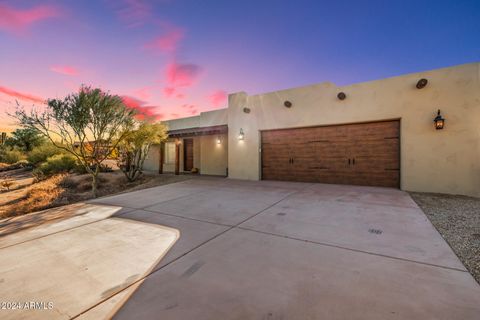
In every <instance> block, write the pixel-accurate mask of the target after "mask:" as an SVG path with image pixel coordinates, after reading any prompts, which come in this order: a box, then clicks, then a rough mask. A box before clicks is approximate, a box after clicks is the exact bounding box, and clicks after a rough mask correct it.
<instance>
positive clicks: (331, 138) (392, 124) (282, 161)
mask: <svg viewBox="0 0 480 320" xmlns="http://www.w3.org/2000/svg"><path fill="white" fill-rule="evenodd" d="M399 129H400V124H399V121H386V122H378V123H361V124H349V125H339V126H327V127H313V128H300V129H287V130H274V131H266V132H262V167H263V169H262V170H263V171H262V172H263V175H262V177H263V179H271V180H288V181H306V182H323V183H338V184H356V185H372V186H385V187H398V186H399V181H400V157H399V150H400V139H399V132H400V130H399ZM291 159H293V163H291ZM349 160H350V161H349Z"/></svg>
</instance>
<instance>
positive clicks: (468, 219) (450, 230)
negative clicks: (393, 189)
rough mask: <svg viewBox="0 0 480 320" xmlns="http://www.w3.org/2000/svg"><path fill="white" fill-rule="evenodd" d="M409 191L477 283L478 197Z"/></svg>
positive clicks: (479, 278) (479, 261) (479, 274)
mask: <svg viewBox="0 0 480 320" xmlns="http://www.w3.org/2000/svg"><path fill="white" fill-rule="evenodd" d="M410 194H411V196H412V198H413V199H414V200H415V202H417V204H418V205H419V206H420V208H422V210H423V211H424V212H425V214H426V215H427V217H428V218H429V219H430V221H431V222H432V224H433V225H434V226H435V227H436V228H437V230H438V231H439V232H440V234H441V235H442V236H443V237H444V238H445V240H446V241H447V242H448V243H449V244H450V246H451V247H452V249H453V251H455V253H456V254H457V256H458V257H459V258H460V260H461V261H462V262H463V264H464V265H465V267H466V268H467V269H468V271H470V273H471V274H472V275H473V277H474V278H475V279H476V280H477V282H478V283H480V198H472V197H465V196H454V195H446V194H431V193H417V192H412V193H410Z"/></svg>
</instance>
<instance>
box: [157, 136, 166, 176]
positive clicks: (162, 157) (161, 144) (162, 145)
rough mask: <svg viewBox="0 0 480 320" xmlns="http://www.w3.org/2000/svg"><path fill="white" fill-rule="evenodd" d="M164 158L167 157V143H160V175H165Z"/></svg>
mask: <svg viewBox="0 0 480 320" xmlns="http://www.w3.org/2000/svg"><path fill="white" fill-rule="evenodd" d="M164 157H165V142H160V157H159V158H160V160H159V161H160V162H159V164H158V173H159V174H162V173H163V163H164V162H165V161H164Z"/></svg>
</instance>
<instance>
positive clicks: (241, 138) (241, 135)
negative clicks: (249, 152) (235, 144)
mask: <svg viewBox="0 0 480 320" xmlns="http://www.w3.org/2000/svg"><path fill="white" fill-rule="evenodd" d="M244 139H245V133H243V129H242V128H240V133H239V134H238V140H244Z"/></svg>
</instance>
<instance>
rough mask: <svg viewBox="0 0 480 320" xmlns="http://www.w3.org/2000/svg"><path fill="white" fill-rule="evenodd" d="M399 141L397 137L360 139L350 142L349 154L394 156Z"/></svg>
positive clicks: (358, 155)
mask: <svg viewBox="0 0 480 320" xmlns="http://www.w3.org/2000/svg"><path fill="white" fill-rule="evenodd" d="M399 147H400V142H399V140H398V139H381V140H362V141H357V142H352V143H351V145H350V154H351V155H352V157H356V158H358V157H368V156H371V157H374V156H375V157H378V156H380V157H396V156H397V155H398V150H399Z"/></svg>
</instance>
